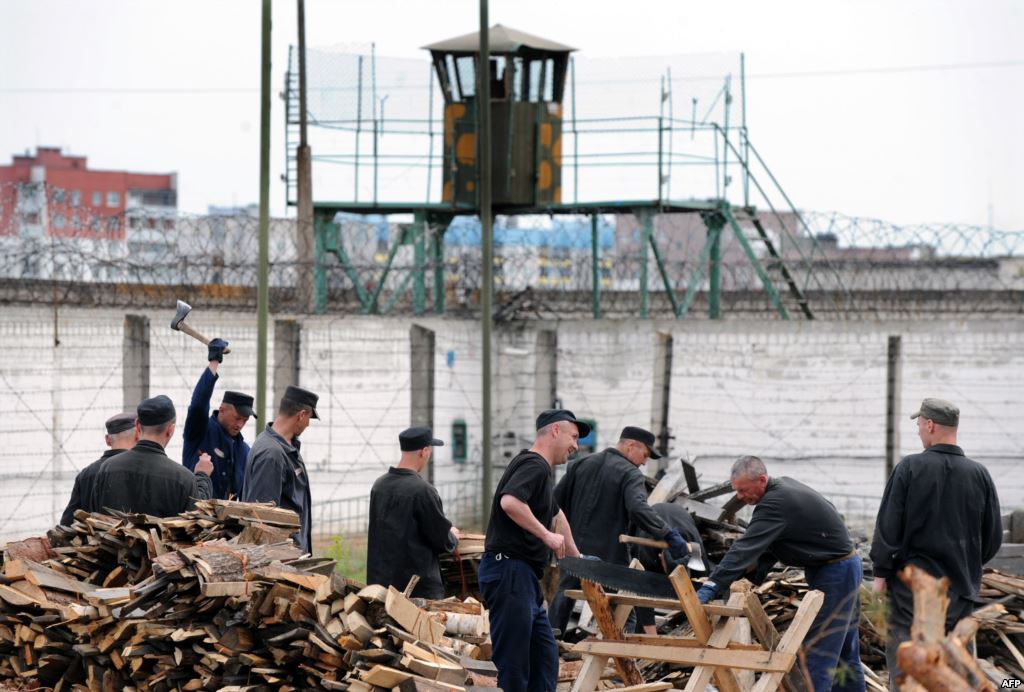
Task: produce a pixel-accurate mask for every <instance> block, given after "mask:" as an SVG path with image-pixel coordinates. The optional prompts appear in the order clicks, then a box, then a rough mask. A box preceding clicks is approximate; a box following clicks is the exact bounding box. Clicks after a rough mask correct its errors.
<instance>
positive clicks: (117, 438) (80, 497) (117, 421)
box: [60, 413, 139, 526]
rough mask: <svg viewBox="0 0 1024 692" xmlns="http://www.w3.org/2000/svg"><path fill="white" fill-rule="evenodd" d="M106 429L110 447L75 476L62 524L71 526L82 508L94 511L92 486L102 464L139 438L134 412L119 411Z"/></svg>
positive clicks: (105, 438) (106, 438)
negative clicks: (76, 513)
mask: <svg viewBox="0 0 1024 692" xmlns="http://www.w3.org/2000/svg"><path fill="white" fill-rule="evenodd" d="M106 429H107V434H106V435H104V436H103V440H104V441H105V442H106V443H107V447H109V448H110V449H108V450H107V451H105V452H103V456H101V457H100V458H99V459H97V460H96V461H94V462H92V463H91V464H89V465H88V466H86V467H85V468H84V469H82V470H81V471H79V472H78V475H77V476H75V487H74V488H72V489H71V499H70V500H69V501H68V506H67V507H65V508H64V513H63V514H62V515H61V516H60V523H61V525H62V526H71V523H72V522H73V521H74V520H75V512H76V511H78V510H80V509H84V510H85V511H86V512H92V511H94V508H93V506H92V488H93V482H94V480H95V479H96V473H97V472H98V471H99V470H100V466H101V465H102V464H103V462H104V461H106V460H107V459H109V458H110V457H112V456H114V455H115V454H120V453H121V452H124V451H127V450H129V449H131V448H132V447H134V446H135V443H136V442H138V440H139V431H138V428H136V427H135V414H134V413H118V414H117V415H114V416H111V417H110V418H108V419H107V422H106Z"/></svg>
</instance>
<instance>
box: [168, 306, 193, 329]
mask: <svg viewBox="0 0 1024 692" xmlns="http://www.w3.org/2000/svg"><path fill="white" fill-rule="evenodd" d="M190 312H192V306H191V305H189V304H188V303H186V302H185V301H184V300H179V301H178V311H177V312H176V313H174V319H173V320H171V329H173V330H174V331H179V327H180V326H181V322H182V320H184V319H185V316H186V315H188V313H190Z"/></svg>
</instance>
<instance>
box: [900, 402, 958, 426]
mask: <svg viewBox="0 0 1024 692" xmlns="http://www.w3.org/2000/svg"><path fill="white" fill-rule="evenodd" d="M918 416H921V417H922V418H927V419H928V420H930V421H934V422H936V423H938V424H939V425H947V426H949V427H951V428H955V427H956V426H957V425H959V423H960V409H958V408H957V407H956V406H954V405H953V404H951V403H950V402H948V401H946V400H945V399H931V398H929V399H925V400H924V401H922V402H921V408H919V409H918V410H917V412H916V413H914V415H912V416H911V417H910V419H911V420H914V419H915V418H917V417H918Z"/></svg>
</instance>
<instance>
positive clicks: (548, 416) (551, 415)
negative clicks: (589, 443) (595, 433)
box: [537, 408, 590, 437]
mask: <svg viewBox="0 0 1024 692" xmlns="http://www.w3.org/2000/svg"><path fill="white" fill-rule="evenodd" d="M562 421H568V422H569V423H575V424H576V427H577V428H579V431H580V437H586V436H587V435H589V434H590V425H589V424H587V423H584V422H583V421H579V420H576V414H575V413H573V412H572V411H570V410H569V409H566V408H551V409H548V410H547V411H542V412H541V414H540V415H539V416H537V430H540V429H541V428H545V427H547V426H549V425H551V424H552V423H560V422H562Z"/></svg>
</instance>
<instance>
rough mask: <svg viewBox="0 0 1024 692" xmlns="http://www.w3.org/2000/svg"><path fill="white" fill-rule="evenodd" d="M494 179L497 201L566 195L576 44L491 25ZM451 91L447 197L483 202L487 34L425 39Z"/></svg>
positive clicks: (518, 202)
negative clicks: (568, 94)
mask: <svg viewBox="0 0 1024 692" xmlns="http://www.w3.org/2000/svg"><path fill="white" fill-rule="evenodd" d="M489 42H490V53H491V57H490V61H489V62H490V64H489V65H488V66H487V70H488V75H489V78H490V83H491V123H492V142H493V145H492V146H493V149H492V151H493V153H492V156H491V162H492V163H491V180H493V181H494V189H493V192H492V195H493V204H494V206H495V208H498V209H500V208H505V209H512V208H515V207H537V206H546V205H551V204H560V203H561V201H562V95H563V94H564V92H565V73H566V68H567V66H568V63H569V53H571V52H572V51H573V50H575V49H574V48H570V47H569V46H565V45H562V44H561V43H556V42H555V41H550V40H548V39H545V38H540V37H538V36H532V35H530V34H527V33H525V32H523V31H517V30H515V29H510V28H508V27H504V26H502V25H501V24H495V25H494V26H493V27H491V29H490V33H489ZM424 48H425V49H426V50H429V51H430V55H431V58H432V60H433V64H434V71H435V73H436V74H437V79H438V83H439V84H440V85H441V92H442V94H443V95H444V101H445V105H444V171H445V174H444V176H443V183H442V192H441V201H442V203H443V204H446V205H451V206H452V207H453V208H456V209H459V208H462V209H476V208H477V207H478V206H479V204H478V199H477V195H478V190H477V189H476V180H477V172H478V171H477V168H478V164H477V158H476V154H477V146H476V113H477V108H478V107H479V103H478V99H477V98H476V84H477V73H478V71H479V70H481V69H482V67H481V65H480V33H479V32H475V33H471V34H466V35H465V36H457V37H455V38H450V39H447V40H445V41H440V42H438V43H433V44H431V45H429V46H424Z"/></svg>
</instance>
